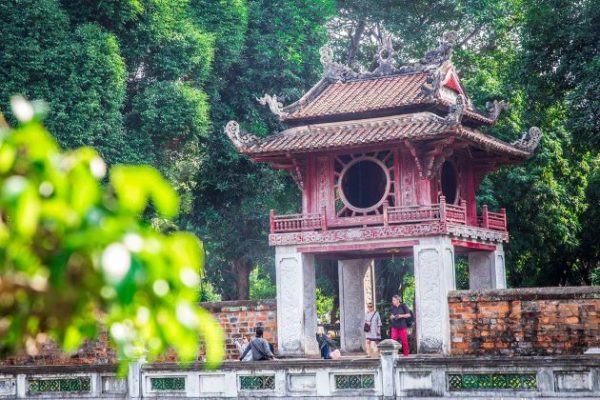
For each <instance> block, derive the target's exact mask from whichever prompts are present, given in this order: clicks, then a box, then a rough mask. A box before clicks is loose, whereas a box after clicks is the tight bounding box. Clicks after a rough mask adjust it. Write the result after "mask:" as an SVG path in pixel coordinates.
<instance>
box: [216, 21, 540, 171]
mask: <svg viewBox="0 0 600 400" xmlns="http://www.w3.org/2000/svg"><path fill="white" fill-rule="evenodd" d="M455 41H456V34H455V33H452V32H451V33H446V34H444V36H443V38H442V39H441V40H440V44H439V46H438V48H436V49H435V50H432V51H430V52H428V53H427V54H426V55H425V56H424V57H423V58H422V59H421V60H419V61H418V62H416V63H413V64H409V65H404V66H401V67H399V68H396V67H394V65H393V54H394V50H393V48H392V46H391V39H390V38H389V37H388V38H387V39H386V40H384V43H383V45H382V47H381V48H380V49H379V52H378V64H379V66H378V67H377V68H376V69H375V70H374V71H371V72H357V71H355V70H353V69H351V68H350V67H348V66H345V65H342V64H340V63H337V62H335V61H333V55H332V52H331V50H330V49H329V48H327V47H325V48H323V49H321V63H322V64H323V66H324V77H323V78H322V79H321V80H320V81H319V82H318V83H317V84H316V85H315V86H314V87H313V88H312V89H310V90H309V91H308V92H307V93H306V94H305V95H304V96H302V98H301V99H300V100H298V101H297V102H295V103H293V104H290V105H288V106H285V107H284V106H283V105H282V104H281V103H280V102H279V100H278V99H277V97H276V96H270V95H265V96H263V97H262V98H260V99H258V100H259V101H260V102H261V104H264V105H268V106H269V108H270V109H271V111H272V112H273V113H275V114H276V115H278V117H279V119H280V120H281V121H283V122H285V123H286V124H289V125H290V126H291V127H290V128H289V129H286V130H284V131H282V132H280V133H277V134H275V135H272V136H269V137H266V138H258V137H255V136H253V135H250V134H247V133H244V132H241V131H240V130H239V125H238V124H237V123H236V122H234V121H231V122H230V123H229V124H228V125H227V127H226V130H225V131H226V133H227V135H228V136H229V137H230V138H231V140H232V141H233V143H234V144H235V146H236V147H237V149H238V151H240V152H241V153H245V154H248V155H250V156H252V157H254V158H258V157H260V158H261V159H263V158H264V157H273V156H283V155H285V156H286V157H288V156H289V155H290V154H293V153H305V152H314V151H322V150H326V149H334V148H346V147H356V146H364V145H371V144H380V143H386V144H388V143H390V144H391V143H394V142H403V141H405V140H409V141H411V142H426V141H431V140H435V139H445V138H448V137H454V138H455V139H458V140H459V141H463V142H465V143H467V144H468V145H470V146H472V147H473V148H475V149H478V150H483V151H484V152H488V153H494V154H496V155H502V156H505V157H507V158H508V161H510V160H513V161H515V160H522V159H526V158H528V157H530V156H531V155H532V154H533V151H534V150H535V148H536V147H537V144H538V142H539V139H540V135H541V132H540V131H539V129H537V128H532V129H530V131H529V133H528V134H526V135H524V136H523V137H522V138H521V139H520V140H518V141H516V142H514V143H512V144H509V143H505V142H503V141H501V140H499V139H496V138H494V137H492V136H489V135H486V134H483V133H481V132H479V131H478V130H477V128H478V127H479V126H482V125H492V124H493V123H494V122H495V121H496V120H497V118H498V116H499V114H500V112H501V111H502V110H503V109H504V108H506V103H504V102H498V101H494V102H493V103H490V104H488V111H487V112H482V111H479V110H477V109H476V108H475V107H474V105H473V104H472V102H471V100H470V99H469V97H468V96H467V94H466V93H465V91H464V89H463V88H462V85H461V84H460V80H459V78H458V75H457V73H456V70H455V68H454V66H453V65H452V62H451V61H450V56H451V54H452V46H453V45H454V43H455Z"/></svg>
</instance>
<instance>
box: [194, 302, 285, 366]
mask: <svg viewBox="0 0 600 400" xmlns="http://www.w3.org/2000/svg"><path fill="white" fill-rule="evenodd" d="M201 306H202V307H203V308H205V309H207V310H208V311H209V312H210V313H212V314H213V315H214V316H215V318H216V319H217V320H218V321H219V323H220V324H221V326H222V327H223V330H224V331H225V340H226V341H225V344H226V351H227V359H229V360H233V359H235V360H237V359H238V358H239V353H238V351H237V347H236V345H235V341H236V340H241V339H242V338H243V337H244V336H245V335H251V336H254V328H255V327H256V326H258V325H261V326H262V327H263V328H264V329H265V333H264V336H263V337H264V338H265V339H266V340H267V341H268V342H269V343H272V344H273V346H274V347H275V350H277V301H276V300H275V299H267V300H234V301H221V302H215V303H201Z"/></svg>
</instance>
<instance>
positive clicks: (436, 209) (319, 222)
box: [270, 196, 506, 233]
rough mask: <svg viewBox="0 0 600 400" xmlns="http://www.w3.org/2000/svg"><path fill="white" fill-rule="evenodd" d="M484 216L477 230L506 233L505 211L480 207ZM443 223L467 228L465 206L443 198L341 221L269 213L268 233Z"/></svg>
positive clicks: (324, 215)
mask: <svg viewBox="0 0 600 400" xmlns="http://www.w3.org/2000/svg"><path fill="white" fill-rule="evenodd" d="M482 210H483V213H482V215H481V216H480V217H478V218H477V226H479V227H481V228H485V229H492V230H497V231H506V210H505V209H504V208H502V209H501V210H500V212H491V211H489V210H488V207H487V206H486V205H484V206H483V207H482ZM436 221H440V222H446V223H448V224H454V225H468V222H467V221H468V219H467V203H466V201H464V200H462V201H461V202H460V204H458V205H456V204H448V203H446V199H445V198H444V196H440V202H439V203H438V204H431V205H417V206H403V207H390V206H389V203H388V202H387V201H386V202H384V203H383V212H382V214H378V215H366V216H356V217H341V218H333V219H328V218H327V213H326V210H325V208H323V210H322V212H321V213H319V214H288V215H275V212H274V211H273V210H271V213H270V227H271V233H285V232H301V231H311V230H327V229H335V228H351V227H357V226H388V225H398V224H418V223H429V222H436Z"/></svg>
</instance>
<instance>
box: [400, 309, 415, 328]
mask: <svg viewBox="0 0 600 400" xmlns="http://www.w3.org/2000/svg"><path fill="white" fill-rule="evenodd" d="M402 308H404V313H405V314H410V317H408V318H406V327H407V328H410V327H411V326H412V325H413V323H414V322H415V314H413V312H412V310H411V309H410V308H408V306H407V305H406V304H402Z"/></svg>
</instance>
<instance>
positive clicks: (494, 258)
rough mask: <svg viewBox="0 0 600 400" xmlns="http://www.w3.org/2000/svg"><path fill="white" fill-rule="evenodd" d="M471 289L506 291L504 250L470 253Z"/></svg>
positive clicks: (498, 246)
mask: <svg viewBox="0 0 600 400" xmlns="http://www.w3.org/2000/svg"><path fill="white" fill-rule="evenodd" d="M469 289H474V290H476V289H506V270H505V266H504V249H503V247H502V244H498V245H496V250H494V251H472V252H470V253H469Z"/></svg>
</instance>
